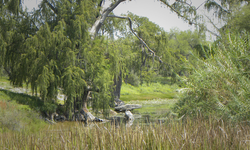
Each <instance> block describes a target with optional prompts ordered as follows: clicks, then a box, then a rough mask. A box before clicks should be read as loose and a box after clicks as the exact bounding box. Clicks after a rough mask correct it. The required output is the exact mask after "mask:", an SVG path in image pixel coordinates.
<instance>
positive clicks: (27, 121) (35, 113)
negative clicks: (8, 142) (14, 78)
mask: <svg viewBox="0 0 250 150" xmlns="http://www.w3.org/2000/svg"><path fill="white" fill-rule="evenodd" d="M0 86H1V87H4V88H6V89H7V90H6V89H0V132H5V131H10V130H14V131H21V130H25V131H26V132H29V131H31V132H34V131H37V130H39V129H40V128H43V127H44V126H45V123H44V121H43V120H41V119H40V117H39V109H40V108H41V106H42V103H41V101H39V100H38V99H37V98H35V97H33V96H30V95H27V94H20V93H15V92H12V91H10V90H8V89H11V88H13V87H11V86H10V84H9V81H8V80H7V78H0Z"/></svg>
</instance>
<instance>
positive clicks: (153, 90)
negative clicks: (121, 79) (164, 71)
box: [120, 83, 177, 102]
mask: <svg viewBox="0 0 250 150" xmlns="http://www.w3.org/2000/svg"><path fill="white" fill-rule="evenodd" d="M176 89H177V87H176V86H170V85H167V84H165V85H163V84H160V83H152V84H149V85H146V84H143V85H141V86H138V87H135V86H132V85H130V84H123V85H122V88H121V97H120V99H121V100H123V101H125V102H127V101H131V100H152V99H157V98H160V99H173V98H175V97H176V93H175V90H176Z"/></svg>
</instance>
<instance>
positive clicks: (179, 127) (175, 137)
mask: <svg viewBox="0 0 250 150" xmlns="http://www.w3.org/2000/svg"><path fill="white" fill-rule="evenodd" d="M249 129H250V128H249V125H247V124H246V123H245V122H242V123H241V124H237V125H236V124H231V123H224V122H223V120H215V119H208V120H201V119H198V120H190V119H189V120H186V121H185V122H184V121H171V122H168V123H164V124H156V123H154V124H149V125H139V124H137V125H133V126H131V127H126V126H125V125H124V124H121V125H119V126H117V125H112V124H110V123H105V124H104V123H93V124H89V125H88V126H87V127H86V126H85V125H84V124H82V123H59V124H57V125H53V126H49V127H48V128H46V129H44V130H42V131H41V132H38V133H33V134H28V133H26V132H25V131H22V132H12V133H10V132H7V133H1V134H0V149H18V150H22V149H30V150H33V149H34V150H36V149H59V150H60V149H63V150H64V149H70V150H73V149H75V150H78V149H79V150H83V149H103V150H105V149H107V150H116V149H136V150H137V149H249V148H250V145H249V143H250V134H249V131H250V130H249Z"/></svg>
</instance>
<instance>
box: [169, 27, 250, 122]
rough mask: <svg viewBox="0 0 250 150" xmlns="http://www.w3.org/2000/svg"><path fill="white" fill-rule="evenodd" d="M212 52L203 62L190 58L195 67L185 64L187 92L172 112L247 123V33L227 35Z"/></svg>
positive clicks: (248, 81)
mask: <svg viewBox="0 0 250 150" xmlns="http://www.w3.org/2000/svg"><path fill="white" fill-rule="evenodd" d="M214 48H215V51H214V52H215V54H214V55H213V57H210V58H208V59H206V60H204V59H200V58H199V57H198V56H194V55H193V56H194V57H193V58H194V59H196V60H197V61H196V62H197V63H195V64H192V65H191V63H188V62H186V63H187V64H188V67H189V69H190V70H192V75H190V76H189V78H188V80H187V82H186V83H187V86H188V87H189V90H188V91H187V92H186V93H185V94H184V95H183V96H182V97H181V98H180V100H179V102H178V103H177V104H176V105H175V108H174V111H175V112H177V113H179V116H183V115H186V116H192V117H195V116H198V115H202V116H209V115H211V114H212V115H214V116H217V117H223V118H227V119H233V120H242V119H243V120H245V119H249V118H250V115H249V104H250V99H249V94H250V80H249V71H250V66H249V61H250V55H249V38H248V33H246V32H243V33H240V34H239V33H238V34H232V33H228V34H227V36H226V37H225V38H224V39H221V40H220V41H218V42H217V43H216V44H215V46H214ZM210 49H211V48H210ZM192 62H194V61H192Z"/></svg>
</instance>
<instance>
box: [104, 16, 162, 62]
mask: <svg viewBox="0 0 250 150" xmlns="http://www.w3.org/2000/svg"><path fill="white" fill-rule="evenodd" d="M108 17H114V18H119V19H128V21H129V28H130V30H131V32H132V33H133V34H134V35H135V36H136V37H137V38H138V39H139V40H140V42H141V43H142V44H143V45H144V46H145V47H146V48H147V49H148V51H149V52H150V54H153V58H154V57H156V58H158V60H159V62H160V63H162V62H163V61H162V60H161V57H159V56H156V55H155V52H154V51H153V50H152V49H150V48H149V46H148V45H147V44H146V42H145V41H143V39H141V38H140V37H139V36H138V35H137V34H136V33H135V31H134V30H133V28H132V20H131V18H130V17H124V16H115V15H110V16H108ZM150 54H149V55H150Z"/></svg>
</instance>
